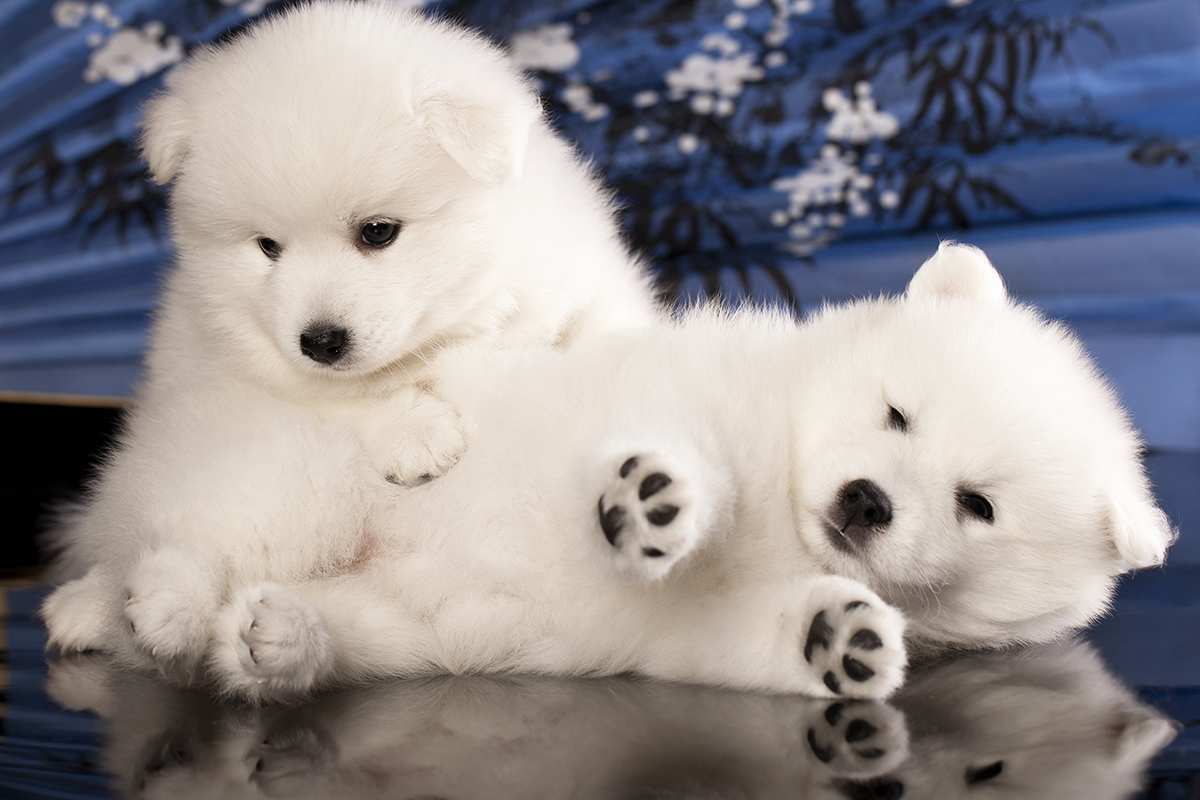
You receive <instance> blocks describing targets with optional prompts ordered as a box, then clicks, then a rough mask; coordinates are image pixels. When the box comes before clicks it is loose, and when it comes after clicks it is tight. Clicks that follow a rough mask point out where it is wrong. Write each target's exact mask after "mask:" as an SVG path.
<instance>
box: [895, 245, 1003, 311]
mask: <svg viewBox="0 0 1200 800" xmlns="http://www.w3.org/2000/svg"><path fill="white" fill-rule="evenodd" d="M907 294H908V296H909V297H961V298H964V299H968V300H976V301H978V302H987V303H1000V302H1003V301H1004V299H1005V298H1006V297H1007V296H1008V293H1007V292H1006V291H1005V290H1004V281H1002V280H1001V279H1000V273H999V272H997V271H996V268H995V267H993V266H992V262H991V261H988V257H987V256H986V255H984V254H983V251H982V250H980V249H979V248H978V247H971V246H970V245H966V244H956V243H954V242H942V244H941V245H940V246H939V247H938V250H937V252H936V253H934V254H933V256H932V257H931V258H930V259H929V260H928V261H926V262H925V263H924V264H922V265H921V268H920V269H918V270H917V274H916V275H913V278H912V280H911V281H909V284H908V292H907Z"/></svg>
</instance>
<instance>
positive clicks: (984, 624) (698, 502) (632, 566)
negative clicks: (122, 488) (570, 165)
mask: <svg viewBox="0 0 1200 800" xmlns="http://www.w3.org/2000/svg"><path fill="white" fill-rule="evenodd" d="M487 370H490V372H488V379H487V380H481V378H480V375H481V372H484V371H487ZM438 381H439V386H440V387H441V389H442V391H443V392H445V396H446V397H447V398H448V399H449V400H450V401H451V402H453V403H454V404H455V405H456V406H457V407H459V408H461V409H462V411H463V414H464V418H465V419H466V420H467V423H468V425H469V430H470V435H471V439H472V448H471V450H470V452H469V453H468V454H467V455H466V457H465V458H464V459H463V461H462V462H461V463H460V464H459V465H458V466H457V467H456V468H455V470H454V471H452V472H451V473H450V474H448V475H447V476H445V477H444V478H442V479H441V480H439V481H436V482H434V483H432V484H429V485H427V486H422V487H419V488H415V489H412V490H409V491H408V492H405V493H390V494H383V493H378V492H376V493H375V494H374V495H373V496H372V497H371V498H369V499H367V498H366V495H365V492H366V490H365V489H364V488H362V487H375V486H377V482H371V481H369V480H367V478H368V475H367V471H365V470H361V469H358V468H356V467H355V462H354V454H353V452H343V451H347V450H348V449H349V448H347V447H343V448H342V450H338V449H337V448H336V447H335V444H334V443H333V442H329V443H327V444H326V446H325V449H324V452H323V454H322V458H321V459H320V460H321V463H322V464H323V465H325V466H326V467H329V469H328V471H327V473H326V474H325V475H324V478H325V479H326V481H327V482H325V483H320V484H315V485H305V484H298V485H296V486H293V487H291V488H288V489H280V488H279V484H278V483H274V484H272V486H271V487H270V488H271V490H272V491H285V492H288V493H289V494H288V496H289V497H295V502H296V503H297V505H298V506H299V507H301V508H303V509H305V510H307V511H308V513H319V514H320V515H321V521H322V523H323V528H322V530H323V532H324V534H325V536H324V538H319V539H316V540H314V542H316V543H332V542H337V543H340V549H331V551H330V553H329V554H325V553H322V552H321V550H320V549H319V548H318V547H317V546H316V544H314V545H312V546H309V547H306V548H291V549H289V550H287V551H286V552H280V551H264V550H263V549H262V548H261V546H260V544H259V543H258V542H257V541H254V540H251V541H250V542H242V541H238V540H232V539H226V540H223V541H222V542H221V543H220V544H221V546H222V547H225V548H226V549H224V550H222V556H223V558H224V561H223V563H224V565H225V567H226V568H225V570H224V571H223V572H221V573H220V575H219V576H214V575H212V574H203V573H201V572H199V571H198V570H196V569H194V568H193V569H190V570H189V569H185V568H184V567H183V566H182V565H181V566H180V567H179V568H177V569H176V571H175V572H174V573H172V575H171V577H172V578H173V580H174V581H176V584H175V585H173V586H168V585H167V583H166V581H165V580H164V582H163V583H162V584H160V586H162V588H163V590H164V591H165V590H166V589H170V591H165V593H164V594H163V595H162V596H155V597H150V596H142V595H139V594H138V593H137V591H136V590H135V592H134V595H133V598H132V600H131V601H130V602H131V603H132V604H133V605H134V606H141V605H143V604H144V605H147V606H150V607H153V608H162V609H173V610H175V611H176V613H185V608H186V607H184V605H183V604H184V601H185V600H186V598H188V597H189V596H190V595H192V594H195V593H198V592H200V591H202V590H204V587H205V586H209V587H210V588H208V589H207V591H209V592H210V593H212V594H216V593H219V592H221V591H227V592H228V602H227V603H226V604H225V606H224V608H223V609H222V611H221V612H220V615H219V617H218V619H217V621H216V625H215V627H214V628H213V630H212V640H211V643H210V644H211V647H210V666H211V667H212V670H213V672H214V675H215V678H216V680H217V681H218V683H219V684H220V686H221V687H222V688H223V689H224V690H226V691H227V692H230V693H233V694H237V695H240V696H244V697H248V698H252V699H261V698H271V697H278V696H286V695H289V694H293V693H296V692H302V691H306V690H308V689H310V688H312V687H314V686H320V685H325V684H329V683H335V682H341V681H352V680H358V679H362V678H366V677H370V676H378V675H404V674H413V673H419V672H424V671H428V670H430V669H431V668H433V669H444V670H450V671H453V672H464V671H494V670H512V671H525V672H543V673H557V674H564V673H566V674H612V673H619V672H625V671H634V672H638V673H642V674H646V675H650V676H655V677H659V678H665V679H671V680H681V681H691V682H700V683H711V684H721V685H729V686H735V687H741V688H751V689H766V690H771V691H781V692H803V693H809V694H814V695H819V696H852V697H884V696H887V695H888V694H889V693H890V692H892V691H893V690H894V689H895V688H896V687H897V686H899V685H900V683H901V681H902V679H903V672H904V667H905V663H906V647H905V642H904V639H905V633H906V624H907V631H908V633H909V634H910V639H912V640H916V641H920V642H923V643H933V644H951V645H968V646H978V645H998V644H1003V643H1007V642H1014V641H1040V640H1047V639H1051V638H1053V637H1056V636H1058V635H1059V634H1061V633H1063V632H1064V631H1067V630H1069V629H1072V628H1076V627H1079V626H1082V625H1084V624H1086V623H1087V622H1088V621H1090V620H1092V619H1094V618H1095V617H1096V616H1097V615H1099V614H1100V613H1102V612H1103V611H1104V609H1105V607H1106V604H1107V602H1108V599H1109V597H1110V594H1111V591H1112V587H1113V584H1114V580H1115V576H1117V575H1118V574H1120V573H1121V572H1123V571H1126V570H1128V569H1130V568H1134V567H1141V566H1147V565H1150V564H1156V563H1159V562H1160V561H1161V560H1162V559H1163V556H1164V553H1165V550H1166V548H1167V546H1168V545H1169V543H1170V540H1171V536H1172V531H1171V529H1170V527H1169V525H1168V523H1167V520H1166V519H1165V517H1164V515H1163V514H1162V512H1161V511H1160V510H1159V509H1158V508H1157V507H1156V506H1155V503H1154V501H1153V498H1152V497H1151V495H1150V493H1149V490H1148V486H1147V483H1146V479H1145V477H1144V475H1143V472H1142V468H1141V465H1140V463H1139V445H1138V441H1137V438H1136V436H1135V434H1134V433H1133V431H1132V429H1131V427H1130V425H1129V423H1128V421H1127V420H1126V418H1125V416H1124V414H1123V413H1122V411H1121V409H1120V407H1119V405H1118V403H1117V402H1116V400H1115V398H1114V396H1113V394H1112V392H1111V391H1110V390H1109V388H1108V387H1107V386H1106V384H1105V383H1104V382H1103V381H1102V380H1101V379H1100V377H1099V376H1098V375H1097V373H1096V372H1095V369H1094V368H1093V366H1092V364H1091V363H1090V361H1089V360H1088V359H1087V357H1086V355H1085V353H1084V352H1083V350H1082V349H1081V348H1080V346H1079V344H1078V343H1077V342H1076V341H1075V340H1074V339H1073V338H1072V337H1071V336H1070V334H1069V333H1067V332H1066V331H1065V330H1064V329H1063V328H1062V327H1061V326H1058V325H1055V324H1052V323H1048V322H1047V321H1045V320H1044V319H1043V318H1041V317H1040V316H1038V315H1037V313H1036V312H1034V311H1033V310H1031V309H1029V308H1026V307H1022V306H1020V305H1017V304H1014V303H1012V302H1011V301H1010V300H1009V299H1008V298H1007V297H1006V294H1005V290H1004V287H1003V284H1002V283H1001V280H1000V277H999V275H998V274H997V273H996V271H995V270H994V269H993V268H992V266H991V264H990V263H989V262H988V260H987V258H986V257H985V256H984V255H983V254H982V253H981V252H980V251H978V250H975V249H974V248H969V247H961V246H943V247H942V248H941V249H939V251H938V253H937V255H935V256H934V257H933V258H931V259H930V260H929V261H928V262H926V264H925V265H923V266H922V267H921V269H920V270H919V271H918V272H917V273H916V275H915V277H914V278H913V280H912V283H911V284H910V286H909V289H908V291H907V293H906V295H905V296H904V297H902V298H894V299H880V300H873V301H862V302H858V303H854V304H851V305H847V306H842V307H836V308H830V309H827V310H825V311H824V312H822V313H821V314H819V315H817V316H816V317H814V318H813V319H812V320H810V321H808V322H807V323H805V324H802V325H797V324H796V323H794V322H793V321H791V320H789V319H785V318H784V317H782V316H779V315H770V314H762V313H755V312H743V313H739V314H734V315H729V314H724V313H721V312H719V311H717V312H704V311H702V312H700V313H697V314H694V315H692V316H691V317H690V318H688V319H686V320H685V321H683V322H682V323H680V324H679V325H676V326H670V327H668V326H663V328H662V329H660V330H649V331H645V332H636V333H630V334H628V335H618V336H611V337H603V338H600V339H597V340H595V341H591V342H587V343H581V345H580V346H579V347H577V348H575V349H574V350H572V351H570V352H567V353H558V352H554V351H551V350H548V349H546V350H541V351H535V350H532V349H526V350H524V351H520V352H517V351H508V352H505V353H502V354H497V353H496V352H495V351H494V350H489V349H486V348H471V347H464V348H462V349H460V350H458V351H456V352H448V353H446V354H445V355H444V356H443V357H442V358H441V359H440V360H439V368H438ZM280 438H281V441H280V442H277V443H274V444H275V445H276V446H278V447H279V452H278V455H277V456H275V457H273V458H272V457H271V456H270V455H269V453H267V452H266V451H263V452H252V453H247V451H246V449H245V448H242V449H239V450H238V452H237V453H235V454H233V455H232V456H230V457H229V459H227V460H226V461H225V462H224V463H225V464H226V465H227V466H228V469H230V470H232V471H233V474H225V475H216V474H211V473H210V474H209V475H208V476H207V478H208V479H209V480H212V481H214V482H216V481H220V482H222V483H225V484H228V483H234V484H237V485H239V486H241V485H246V484H247V483H248V481H247V479H245V478H243V477H241V476H242V475H244V474H245V473H247V472H248V471H247V470H246V469H244V468H241V467H239V466H238V464H236V463H233V462H234V461H237V460H238V459H244V460H247V461H248V462H249V463H251V464H256V463H260V462H262V461H264V460H266V461H271V462H272V463H275V464H277V465H278V467H277V469H279V470H290V471H293V472H294V471H296V470H298V469H299V467H297V466H296V465H295V463H294V460H295V459H297V458H299V457H301V452H300V450H299V448H298V447H296V446H295V445H294V442H293V441H292V439H286V438H285V437H282V436H281V437H280ZM255 446H256V447H260V446H261V447H270V446H272V443H271V442H268V441H266V440H265V439H263V438H261V437H260V438H259V439H258V440H256V442H255ZM307 457H308V458H311V455H309V456H307ZM338 459H343V460H342V461H340V462H339V461H338ZM312 469H317V468H316V467H313V468H312ZM293 477H295V475H293ZM246 492H247V494H253V493H254V492H255V488H254V487H253V486H252V485H246ZM311 493H317V494H320V495H321V496H323V497H324V502H323V503H321V504H319V505H318V504H313V503H312V502H311V501H310V498H309V495H310V494H311ZM326 546H328V547H332V545H328V544H327V545H326ZM214 547H215V545H214ZM170 552H171V551H170V550H169V549H167V548H163V549H160V550H159V551H158V553H157V558H159V559H162V561H161V562H160V563H169V561H170V560H173V561H175V562H178V561H181V560H182V558H180V557H177V556H171V555H170ZM301 557H308V558H309V559H310V560H309V561H308V562H307V563H300V561H299V559H300V558H301ZM210 560H211V559H210ZM299 574H306V575H307V579H306V580H303V581H295V580H294V577H295V576H296V575H299ZM256 575H260V576H263V577H270V578H273V580H272V581H271V582H255V581H254V580H253V578H254V576H256ZM279 576H283V577H279ZM206 582H208V583H206ZM284 583H291V585H283V584H284ZM88 597H89V599H88V602H89V603H92V602H94V600H92V599H91V598H92V597H94V595H88ZM186 611H187V613H193V612H191V611H190V609H187V610H186ZM906 620H907V623H906ZM199 622H200V621H199V620H197V625H199ZM50 623H51V633H52V635H56V636H57V638H59V639H63V638H64V637H62V636H59V635H58V634H56V627H57V626H56V619H55V615H54V614H53V613H52V614H51V615H50ZM59 624H61V622H60V623H59ZM175 628H176V629H178V626H175ZM107 629H108V630H112V626H111V625H109V626H107ZM114 633H119V631H114ZM140 635H141V633H140V631H139V636H140ZM197 635H199V634H197ZM109 639H110V641H112V642H113V643H116V644H118V645H119V642H120V641H121V637H120V636H117V635H113V636H110V637H109ZM189 646H190V647H193V648H194V647H198V646H199V644H198V643H196V642H193V643H191V644H190V645H189Z"/></svg>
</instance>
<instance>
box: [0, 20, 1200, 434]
mask: <svg viewBox="0 0 1200 800" xmlns="http://www.w3.org/2000/svg"><path fill="white" fill-rule="evenodd" d="M395 2H397V4H401V3H403V4H405V5H419V4H420V3H419V2H414V0H395ZM283 5H286V3H285V2H276V3H271V2H265V1H264V0H177V1H174V2H168V0H111V2H108V3H103V2H84V1H83V0H55V1H53V2H52V1H51V0H6V1H5V2H4V3H0V200H3V201H4V202H3V204H2V205H0V390H13V391H56V392H78V393H92V394H125V393H127V392H128V390H129V388H130V386H131V384H132V383H133V381H134V380H135V379H136V372H137V360H138V357H139V354H140V351H141V348H142V346H143V344H144V339H145V333H146V325H147V315H148V312H149V309H150V308H151V305H152V302H153V299H154V295H155V289H156V285H157V279H158V275H159V273H160V271H161V270H162V269H163V268H164V266H165V265H166V264H168V263H169V260H170V245H169V242H168V241H167V238H166V236H165V230H164V223H163V208H164V196H163V192H162V191H161V190H160V189H159V188H157V187H154V186H153V185H151V184H149V183H148V182H147V181H146V179H145V172H144V167H143V165H142V164H141V162H140V161H139V158H138V154H137V150H136V146H135V130H136V126H137V121H138V112H139V107H140V104H141V102H142V101H143V100H144V99H145V98H146V96H147V95H148V94H149V93H150V92H152V91H154V90H155V89H156V88H157V87H158V86H159V85H160V84H161V81H162V77H163V75H164V74H165V72H166V71H168V70H169V69H171V67H172V66H173V65H174V64H176V63H178V62H179V61H180V60H181V59H182V58H184V57H186V55H187V53H188V52H189V51H190V50H192V49H193V48H195V47H196V46H198V45H200V44H202V43H204V42H208V41H212V40H214V39H217V38H219V37H221V36H223V35H226V34H228V33H230V32H232V31H236V30H237V29H238V28H239V27H240V26H243V25H245V24H246V23H247V22H248V21H249V20H251V19H253V18H254V17H255V16H257V15H259V14H261V13H271V11H272V10H274V9H277V8H278V7H280V6H283ZM428 7H429V8H430V9H432V10H434V11H435V12H437V13H444V14H447V15H449V16H452V17H455V18H459V19H462V20H464V21H466V22H468V23H470V24H472V25H475V26H478V27H481V28H483V29H484V30H486V31H488V32H489V33H491V34H492V35H494V36H495V37H497V38H500V39H503V40H505V41H507V42H508V43H509V44H510V46H511V48H512V51H513V53H514V56H515V57H516V58H517V59H518V61H520V62H521V63H522V64H523V65H525V66H526V67H527V68H528V69H529V70H530V71H531V72H532V74H533V75H534V76H535V77H536V78H537V80H538V81H539V84H540V86H541V88H542V91H543V94H544V97H545V100H546V105H547V107H548V109H549V110H550V112H551V113H552V114H553V116H554V117H555V119H556V121H557V124H558V125H559V127H560V128H561V129H562V130H563V132H564V133H565V134H566V135H568V136H569V137H571V138H572V139H574V140H575V141H576V142H578V143H579V146H580V147H581V148H582V149H583V150H584V151H586V152H587V153H589V154H590V155H592V156H594V158H595V159H596V161H597V162H598V163H599V165H600V166H601V168H602V169H603V171H604V173H605V174H606V176H607V178H608V180H609V181H610V182H611V183H612V184H613V185H614V186H615V187H616V188H617V189H618V191H619V192H620V195H621V197H622V199H623V200H624V202H625V204H626V210H625V212H624V224H625V226H626V229H627V231H628V233H629V236H630V237H631V239H632V241H633V242H634V243H635V245H636V246H638V247H639V248H641V249H643V250H644V251H645V252H646V253H647V254H648V255H649V256H650V257H651V258H652V260H653V262H654V264H655V266H656V268H657V269H658V270H659V272H660V275H661V277H662V279H663V285H664V286H665V287H666V288H667V290H668V291H670V292H671V293H673V294H675V295H677V296H683V297H692V296H697V295H711V294H717V293H720V294H722V295H725V296H727V297H741V296H745V295H752V296H755V297H770V298H774V299H777V300H779V301H781V302H785V303H790V304H793V305H796V306H798V307H802V308H803V307H807V306H810V305H812V304H814V303H816V302H818V301H819V300H820V299H821V298H825V297H835V298H836V297H845V296H848V295H853V294H861V293H864V292H877V291H879V290H881V289H899V288H900V287H902V286H903V284H904V281H905V279H906V278H907V276H908V274H909V273H910V272H911V270H912V269H913V267H914V266H915V265H916V264H917V263H918V262H919V261H920V260H921V259H922V258H923V257H924V256H925V255H927V254H928V253H929V252H931V251H932V249H933V247H934V246H935V244H936V241H937V239H938V237H950V236H955V237H958V238H962V239H966V240H969V241H974V242H977V243H979V244H981V245H983V246H984V247H985V248H987V249H988V251H989V253H990V254H991V255H992V257H993V260H994V261H995V262H996V263H997V264H998V265H999V266H1000V267H1001V269H1002V270H1003V271H1004V272H1005V275H1006V278H1007V279H1008V281H1009V283H1010V285H1011V287H1012V288H1013V289H1014V291H1016V292H1017V293H1019V294H1021V295H1023V296H1025V297H1027V298H1029V299H1031V300H1033V301H1034V302H1037V303H1040V304H1041V305H1043V306H1044V307H1045V308H1046V309H1047V310H1048V311H1049V312H1050V313H1052V314H1054V315H1056V316H1059V317H1062V318H1064V319H1066V320H1068V321H1069V322H1071V323H1072V324H1074V325H1076V326H1077V327H1078V328H1079V329H1080V330H1081V331H1082V332H1083V333H1084V335H1085V337H1086V339H1087V341H1088V344H1089V346H1090V347H1091V349H1092V350H1093V352H1094V353H1095V354H1096V355H1097V357H1098V358H1099V359H1100V361H1101V363H1102V365H1103V366H1104V367H1105V369H1106V370H1107V371H1108V372H1109V373H1110V375H1111V376H1112V377H1113V378H1114V380H1115V381H1116V383H1117V384H1118V387H1119V388H1120V390H1121V392H1122V394H1123V395H1124V397H1125V399H1126V401H1127V402H1128V403H1129V404H1130V405H1131V407H1132V408H1133V410H1134V412H1135V415H1136V417H1137V419H1138V421H1139V423H1140V424H1141V426H1142V427H1143V429H1144V430H1145V431H1146V433H1147V435H1148V437H1149V439H1150V441H1151V443H1152V444H1154V445H1156V446H1159V447H1172V448H1193V449H1194V448H1200V265H1198V263H1197V258H1198V257H1197V253H1200V227H1198V226H1197V213H1196V212H1197V208H1198V206H1200V161H1198V160H1197V159H1198V158H1200V5H1198V4H1197V3H1196V2H1195V1H1194V0H607V1H596V2H588V1H587V0H542V1H541V2H517V0H493V1H492V2H439V3H430V4H428Z"/></svg>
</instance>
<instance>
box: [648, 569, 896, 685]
mask: <svg viewBox="0 0 1200 800" xmlns="http://www.w3.org/2000/svg"><path fill="white" fill-rule="evenodd" d="M648 614H651V615H653V616H652V617H650V618H648V619H647V623H648V624H653V625H654V626H655V628H656V629H658V630H661V631H662V635H661V636H657V637H648V638H647V639H646V643H647V645H646V647H647V652H646V658H645V663H644V665H643V667H642V669H643V670H644V671H646V672H647V673H648V674H650V675H652V676H653V677H659V678H666V679H669V680H680V681H688V682H696V683H711V684H718V685H728V686H734V687H738V688H744V689H765V690H768V691H776V692H800V693H803V694H807V695H810V696H814V697H854V698H863V699H873V700H877V699H883V698H886V697H887V696H889V695H890V694H891V693H892V692H893V691H895V690H896V689H897V688H898V687H899V686H900V684H901V683H902V682H903V680H904V668H905V665H906V662H907V657H906V654H905V647H904V618H903V617H902V616H901V614H900V612H899V611H897V610H896V609H894V608H892V607H891V606H889V605H887V604H886V603H884V601H883V600H882V599H880V598H879V597H878V596H877V595H876V594H875V593H874V592H872V591H871V590H870V589H869V588H867V587H866V586H864V585H863V584H861V583H858V582H857V581H852V580H849V579H847V578H841V577H836V576H832V575H822V576H814V577H809V578H796V579H793V580H789V581H787V582H784V583H776V584H773V585H772V584H768V585H765V586H762V587H743V588H740V589H735V590H732V591H729V592H722V593H713V594H709V595H705V596H703V597H698V598H696V599H695V600H689V601H688V602H686V603H685V602H665V603H660V604H659V605H658V607H656V608H652V609H649V610H648Z"/></svg>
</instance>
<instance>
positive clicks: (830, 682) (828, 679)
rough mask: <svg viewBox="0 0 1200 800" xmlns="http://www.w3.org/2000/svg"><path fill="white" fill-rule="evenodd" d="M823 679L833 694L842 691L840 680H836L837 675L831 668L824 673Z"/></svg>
mask: <svg viewBox="0 0 1200 800" xmlns="http://www.w3.org/2000/svg"><path fill="white" fill-rule="evenodd" d="M824 680H825V686H826V687H827V688H828V689H829V691H831V692H833V693H834V694H841V693H842V684H841V681H839V680H838V678H837V675H834V674H833V671H832V670H830V671H829V672H826V673H825V678H824Z"/></svg>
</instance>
